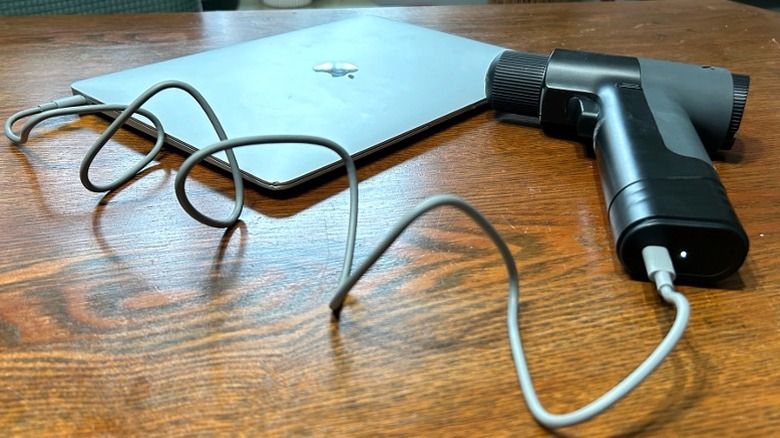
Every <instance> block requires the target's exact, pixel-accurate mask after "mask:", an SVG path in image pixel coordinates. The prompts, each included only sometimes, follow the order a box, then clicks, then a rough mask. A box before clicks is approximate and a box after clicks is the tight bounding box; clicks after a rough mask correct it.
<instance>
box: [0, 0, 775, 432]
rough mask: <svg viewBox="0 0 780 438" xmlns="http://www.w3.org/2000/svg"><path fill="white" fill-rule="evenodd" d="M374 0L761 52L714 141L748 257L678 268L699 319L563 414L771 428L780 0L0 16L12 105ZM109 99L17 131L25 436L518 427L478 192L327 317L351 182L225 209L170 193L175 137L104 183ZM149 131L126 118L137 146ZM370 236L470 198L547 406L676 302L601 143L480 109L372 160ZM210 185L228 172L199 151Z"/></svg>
mask: <svg viewBox="0 0 780 438" xmlns="http://www.w3.org/2000/svg"><path fill="white" fill-rule="evenodd" d="M363 14H374V15H381V16H385V17H389V18H393V19H397V20H401V21H408V22H411V23H416V24H420V25H424V26H427V27H431V28H434V29H440V30H444V31H448V32H451V33H456V34H459V35H463V36H466V37H470V38H474V39H477V40H482V41H486V42H489V43H493V44H497V45H502V46H506V47H508V48H512V49H517V50H523V51H531V52H540V53H545V52H549V51H551V50H552V49H554V48H556V47H563V48H576V49H583V50H591V51H598V52H607V53H615V54H627V55H635V56H645V57H655V58H663V59H669V60H675V61H682V62H689V63H698V64H713V65H721V66H724V67H726V68H729V69H731V70H732V71H735V72H741V73H747V74H750V75H751V76H752V84H751V88H750V96H749V99H748V106H747V110H746V112H745V117H744V121H743V124H742V128H741V130H740V132H739V135H738V140H737V142H736V145H735V147H734V148H733V150H731V151H729V152H726V153H724V154H722V157H721V158H720V159H719V160H717V161H716V164H715V166H716V167H717V169H718V171H719V173H720V176H721V178H722V180H723V182H724V185H725V186H726V188H727V189H728V192H729V195H730V198H731V201H732V203H733V205H734V207H735V209H736V211H737V213H738V214H739V216H740V218H741V220H742V222H743V223H744V227H745V230H746V231H747V233H748V235H749V237H750V239H751V252H750V255H749V256H748V259H747V261H746V263H745V265H744V266H743V267H742V269H741V270H740V271H739V273H738V274H737V275H734V276H732V277H730V278H728V279H726V280H725V281H722V282H721V283H719V284H718V285H717V287H713V288H700V287H692V286H681V287H680V289H681V290H682V291H684V292H685V293H686V295H687V296H688V298H689V300H690V301H691V306H692V311H693V313H692V319H691V322H690V325H689V328H688V330H687V332H686V335H685V337H684V339H683V341H682V342H681V344H680V345H679V346H678V347H677V349H676V350H675V352H674V353H673V355H672V356H671V357H670V358H669V359H668V360H667V361H666V362H665V363H664V364H663V365H662V366H661V367H660V368H659V369H658V370H657V371H656V372H655V374H654V375H653V376H651V378H650V379H649V380H648V381H647V382H646V383H645V384H644V385H642V386H641V387H640V388H639V389H638V390H636V391H635V392H634V393H632V394H631V395H630V396H629V397H627V398H626V399H624V400H623V401H621V402H619V403H618V404H617V405H616V406H615V407H614V408H613V409H611V410H610V411H608V412H607V413H605V414H604V415H602V416H600V417H598V418H597V419H595V420H593V421H590V422H588V423H585V424H582V425H579V426H576V427H571V428H567V429H564V430H562V431H561V432H562V433H563V434H564V435H572V436H604V435H625V434H635V433H636V434H639V433H641V434H647V435H660V436H667V435H696V436H715V435H718V436H751V435H752V436H767V435H773V434H779V433H780V371H779V370H780V341H779V340H778V329H779V328H780V304H778V303H779V302H780V301H779V297H780V292H779V290H780V286H779V283H780V269H779V267H780V134H778V122H779V121H780V99H778V96H780V16H778V15H776V14H774V13H771V12H766V11H762V10H759V9H755V8H752V7H748V6H743V5H739V4H735V3H728V2H724V1H717V0H706V1H687V2H641V3H633V2H631V3H625V2H617V3H601V4H593V3H577V4H554V5H553V4H544V5H541V4H537V5H491V6H478V7H434V8H389V9H352V10H349V9H346V10H301V11H261V12H226V13H205V14H181V15H153V16H140V15H139V16H97V17H49V18H4V19H0V59H2V60H3V62H2V65H1V66H0V116H2V118H3V119H5V118H6V117H7V116H8V115H9V114H11V113H12V112H14V111H16V110H18V109H21V108H26V107H30V106H34V105H38V104H40V103H42V102H45V101H48V100H50V99H52V98H55V97H60V96H63V95H67V94H68V93H69V85H70V84H71V83H72V82H73V81H76V80H78V79H82V78H86V77H91V76H94V75H98V74H102V73H106V72H111V71H115V70H120V69H125V68H128V67H133V66H139V65H144V64H148V63H150V62H154V61H159V60H164V59H168V58H172V57H176V56H180V55H184V54H189V53H193V52H197V51H201V50H204V49H210V48H215V47H222V46H225V45H228V44H232V43H236V42H239V41H246V40H250V39H255V38H259V37H262V36H265V35H270V34H275V33H279V32H283V31H289V30H293V29H300V28H303V27H306V26H310V25H315V24H318V23H324V22H329V21H333V20H336V19H341V18H346V17H352V16H357V15H363ZM105 126H106V123H105V122H104V121H103V120H101V119H99V118H96V117H83V118H76V117H70V118H64V119H61V120H58V121H52V122H49V123H47V124H46V125H45V126H44V127H42V128H40V129H38V130H37V131H36V132H35V134H34V138H33V139H32V140H31V142H30V143H29V144H28V145H26V146H24V147H22V148H17V147H16V146H14V145H12V144H11V143H10V142H8V141H6V142H5V143H4V145H3V146H2V150H1V151H0V169H2V171H1V172H0V205H2V215H0V240H1V241H2V246H1V247H0V254H2V259H1V260H2V261H0V298H1V299H0V430H3V431H4V435H9V434H14V435H21V436H52V435H70V436H90V435H99V436H122V435H134V436H149V435H162V436H213V435H226V436H243V435H263V436H287V435H315V436H344V435H357V436H361V435H362V436H375V435H380V434H381V435H396V436H397V435H418V436H420V435H425V436H427V435H443V436H529V435H544V434H545V433H547V432H546V431H545V430H544V429H542V428H541V427H540V426H539V425H537V424H536V423H535V422H534V421H533V419H532V418H531V416H530V415H529V413H528V411H527V409H526V407H525V404H524V402H523V400H522V396H521V392H520V390H519V388H518V383H517V378H516V376H515V373H514V368H513V363H512V359H511V356H510V352H509V346H508V338H507V332H506V326H505V319H506V318H505V307H506V293H507V292H506V274H505V270H504V268H503V267H502V265H501V262H500V258H499V256H498V254H497V253H496V251H495V250H494V248H493V247H492V245H491V243H490V242H489V241H488V240H487V239H486V238H485V237H483V236H482V235H481V234H480V233H479V231H478V230H477V228H476V226H475V225H473V224H472V223H471V222H470V221H469V220H468V219H467V218H466V217H465V216H463V215H462V214H460V213H458V212H456V211H453V210H446V209H445V210H437V211H436V212H434V213H432V214H430V215H428V216H426V217H425V218H424V219H423V220H422V221H421V222H419V223H417V224H416V225H414V226H413V227H412V228H411V229H410V230H409V231H408V232H407V233H406V234H404V235H403V236H402V238H401V239H400V241H399V242H398V243H397V244H396V245H395V246H394V247H393V248H392V250H391V251H390V252H389V253H388V254H387V255H385V256H384V258H383V259H382V260H381V261H380V262H379V264H378V265H377V266H376V267H375V268H374V269H373V270H372V271H371V272H370V273H369V275H368V276H367V277H366V278H365V279H364V280H363V281H361V282H360V283H359V284H358V286H357V287H356V289H355V290H354V291H353V292H352V295H351V296H350V299H349V300H348V303H347V306H346V308H345V310H344V312H343V313H342V315H341V319H340V321H338V322H336V321H335V320H334V319H333V318H332V317H331V313H330V310H329V309H328V306H327V303H328V301H329V299H330V297H331V295H332V293H333V292H334V289H335V286H336V283H337V277H338V274H339V268H340V263H341V257H342V253H343V245H344V243H343V242H344V239H345V237H346V218H347V191H346V188H347V183H346V178H345V177H343V176H338V177H335V178H331V179H329V180H327V181H324V182H323V183H322V184H320V185H317V186H314V187H311V188H310V189H309V190H307V191H304V192H303V193H300V194H298V195H297V196H295V197H290V198H287V199H285V198H279V197H273V196H268V195H267V194H265V193H260V192H258V191H253V190H250V191H248V192H247V207H246V209H245V210H244V213H243V215H242V223H241V224H240V225H239V226H238V227H236V228H235V229H234V230H232V231H229V232H227V233H225V232H224V231H223V230H218V229H213V228H209V227H206V226H204V225H201V224H200V223H197V222H195V221H194V220H192V219H191V218H190V217H189V216H187V215H186V214H185V212H184V211H183V210H182V209H181V208H180V207H179V205H178V204H177V202H176V200H175V197H174V193H173V176H174V175H175V173H176V169H177V168H178V167H179V166H180V165H181V163H182V161H183V158H182V156H180V155H179V154H176V153H172V152H169V153H165V154H163V155H162V156H161V157H160V159H159V161H156V162H155V163H154V165H153V166H151V167H150V168H149V169H148V170H147V171H145V172H144V173H143V175H142V176H141V177H139V178H137V179H136V180H135V181H133V182H132V183H131V184H128V185H127V186H125V187H123V188H121V189H120V190H117V191H116V192H114V193H111V194H107V195H101V194H95V193H92V192H88V191H86V190H85V189H84V188H83V187H82V186H81V185H80V183H79V181H78V170H77V169H78V163H79V161H80V160H81V157H82V154H83V152H84V151H85V149H86V146H87V145H88V144H89V143H90V142H91V141H92V139H93V138H94V137H95V136H96V135H97V133H98V132H99V131H100V130H102V129H103V128H104V127H105ZM145 144H146V140H144V139H141V138H140V137H137V136H135V135H134V134H132V133H123V134H122V135H120V136H119V138H118V139H117V142H116V144H115V145H114V147H113V149H112V151H113V152H114V156H113V158H105V159H104V160H103V162H102V165H103V166H105V167H106V168H111V167H112V166H123V165H125V163H126V161H124V160H126V159H128V158H131V157H135V156H137V152H135V151H136V150H137V149H138V148H141V147H143V146H144V145H145ZM359 177H360V180H361V184H360V189H361V193H360V194H361V201H360V202H361V206H362V209H361V211H360V220H359V230H358V250H357V255H356V258H357V260H358V261H361V260H363V259H364V258H365V257H366V256H367V254H368V252H369V251H370V250H371V248H373V246H374V245H375V243H376V242H378V240H379V239H380V238H381V237H382V236H383V235H384V233H385V231H386V230H387V229H388V227H389V226H390V225H391V224H392V223H394V222H395V221H396V220H397V219H398V218H399V217H400V216H401V215H402V214H403V213H404V212H406V211H407V210H408V209H410V208H411V207H412V206H414V205H415V204H417V203H418V202H419V201H421V200H422V199H424V198H425V197H427V196H429V195H432V194H437V193H443V192H449V193H455V194H458V195H460V196H462V197H464V198H466V199H467V200H469V201H470V202H472V203H473V204H474V205H476V206H477V207H478V208H479V209H481V210H482V211H483V212H484V213H485V214H486V215H487V217H488V218H489V219H490V220H491V221H492V222H493V223H494V224H495V226H496V227H497V228H498V229H499V231H500V232H501V233H502V234H503V236H504V237H505V238H506V239H507V241H508V242H509V244H510V248H511V250H512V251H513V253H514V254H515V256H516V257H517V259H518V268H519V270H520V275H521V317H520V325H521V329H522V335H523V339H524V342H525V345H526V349H527V353H528V356H529V363H530V367H531V369H532V373H533V375H534V377H535V382H536V385H537V389H538V391H539V393H540V397H541V400H542V402H543V403H544V404H545V405H546V407H547V408H548V409H549V410H551V411H552V412H564V411H569V410H571V409H573V408H576V407H579V406H581V405H583V404H585V403H587V402H589V401H591V400H593V399H594V398H596V397H597V396H599V395H601V394H602V393H603V392H604V391H606V390H607V389H609V388H610V387H611V386H612V385H614V384H615V383H616V382H618V381H619V379H621V378H623V377H624V376H625V375H626V374H627V373H628V372H629V371H630V370H632V369H633V367H634V366H635V365H636V364H637V363H638V362H639V361H641V360H642V359H644V357H645V356H646V355H647V354H648V353H649V352H650V351H651V349H652V348H653V347H654V346H655V345H656V344H657V343H658V342H659V340H660V338H661V336H662V335H663V334H664V333H665V331H666V330H667V329H668V327H669V325H670V323H671V321H672V319H673V317H674V311H673V309H671V308H669V307H668V306H666V305H664V304H663V303H662V302H661V301H660V300H659V299H658V298H657V296H656V294H655V292H654V290H653V288H652V286H651V285H650V284H649V283H643V282H638V281H633V280H631V279H630V278H628V276H627V275H626V274H625V273H624V271H623V270H622V268H621V266H620V264H619V263H618V261H617V258H616V256H615V253H614V250H613V241H612V238H611V237H610V231H609V227H608V223H607V219H606V215H605V206H604V201H603V199H602V194H601V189H600V184H599V176H598V171H597V168H596V163H595V161H594V160H593V159H592V158H588V157H587V156H586V154H585V153H584V151H583V148H582V146H580V145H579V144H576V143H571V142H565V141H561V140H555V139H552V138H549V137H546V136H544V135H543V134H542V133H541V132H540V131H538V130H536V129H532V128H525V127H520V126H516V125H512V124H506V123H500V122H499V121H497V120H496V119H495V114H494V113H493V112H492V111H485V112H481V113H478V114H476V115H473V116H471V117H469V118H466V119H464V120H460V121H459V122H458V123H456V124H454V125H452V126H449V127H446V129H441V130H438V131H436V132H433V133H431V134H430V135H428V136H426V137H424V138H420V139H418V140H417V141H415V142H412V143H408V144H406V145H404V146H403V147H401V148H396V149H395V150H393V151H392V152H391V153H388V154H384V155H383V156H381V157H378V158H377V159H375V160H372V161H370V162H366V163H363V164H362V165H361V167H360V168H359ZM190 187H191V192H192V193H193V194H195V196H197V197H199V199H201V200H203V202H207V203H219V205H222V204H224V205H225V206H226V208H227V206H229V203H230V196H231V195H230V187H231V183H230V180H229V179H228V178H226V177H224V176H223V175H221V174H218V173H215V172H213V171H212V170H209V169H207V168H197V169H196V170H195V171H194V172H193V175H192V182H191V185H190Z"/></svg>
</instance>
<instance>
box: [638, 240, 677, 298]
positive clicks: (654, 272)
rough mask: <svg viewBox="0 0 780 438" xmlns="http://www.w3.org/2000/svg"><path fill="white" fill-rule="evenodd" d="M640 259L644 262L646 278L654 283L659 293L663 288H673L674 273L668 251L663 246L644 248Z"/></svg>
mask: <svg viewBox="0 0 780 438" xmlns="http://www.w3.org/2000/svg"><path fill="white" fill-rule="evenodd" d="M642 258H643V259H644V262H645V269H646V270H647V277H648V278H649V279H650V281H652V282H654V283H655V286H656V288H657V289H658V290H659V291H660V290H661V288H663V287H667V286H668V287H674V284H673V282H674V278H675V277H676V275H677V274H676V273H675V271H674V265H673V264H672V256H671V255H669V250H667V249H666V248H664V247H663V246H654V245H650V246H646V247H645V248H644V249H642Z"/></svg>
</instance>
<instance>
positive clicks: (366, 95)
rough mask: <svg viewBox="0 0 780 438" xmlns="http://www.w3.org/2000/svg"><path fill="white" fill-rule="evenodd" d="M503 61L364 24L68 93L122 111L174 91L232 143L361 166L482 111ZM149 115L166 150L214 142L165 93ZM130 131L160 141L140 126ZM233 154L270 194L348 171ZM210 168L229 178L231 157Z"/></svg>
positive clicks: (482, 48)
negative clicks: (206, 109) (245, 141)
mask: <svg viewBox="0 0 780 438" xmlns="http://www.w3.org/2000/svg"><path fill="white" fill-rule="evenodd" d="M503 50H504V49H503V48H501V47H498V46H493V45H489V44H484V43H480V42H477V41H473V40H469V39H466V38H461V37H457V36H454V35H449V34H446V33H442V32H437V31H434V30H430V29H426V28H423V27H418V26H414V25H410V24H406V23H400V22H395V21H392V20H388V19H384V18H379V17H373V16H364V17H359V18H353V19H348V20H344V21H338V22H334V23H329V24H324V25H320V26H315V27H311V28H307V29H303V30H299V31H294V32H289V33H283V34H279V35H275V36H270V37H265V38H261V39H258V40H254V41H249V42H246V43H241V44H237V45H232V46H228V47H224V48H219V49H215V50H210V51H206V52H201V53H196V54H193V55H189V56H184V57H181V58H176V59H172V60H168V61H163V62H159V63H155V64H150V65H147V66H143V67H139V68H134V69H129V70H124V71H120V72H116V73H112V74H107V75H104V76H99V77H94V78H91V79H86V80H82V81H79V82H76V83H74V84H73V85H72V89H73V92H74V93H77V94H80V95H83V96H85V97H86V98H87V99H88V100H89V101H91V102H95V103H120V104H124V103H129V102H131V101H132V100H133V99H135V98H136V97H137V96H138V95H139V94H140V93H142V92H143V91H145V90H146V89H147V88H149V87H151V86H152V85H154V84H156V83H158V82H160V81H164V80H170V79H176V80H180V81H184V82H188V83H190V84H192V85H193V86H195V88H197V89H198V91H200V92H201V93H202V94H203V95H204V97H205V98H206V99H207V100H208V101H209V103H210V104H211V105H212V106H213V108H214V110H215V112H216V114H217V116H218V117H219V119H220V120H221V122H222V123H223V125H224V127H225V131H226V133H227V135H228V137H229V138H236V137H244V136H250V135H280V134H289V135H312V136H319V137H324V138H327V139H330V140H332V141H335V142H336V143H338V144H340V145H341V146H342V147H344V148H345V149H347V150H348V151H349V152H350V154H351V155H352V156H353V157H354V158H355V159H359V158H362V157H364V156H366V155H369V154H371V153H372V152H375V151H378V150H380V149H382V148H384V147H387V146H389V145H392V144H394V143H397V142H399V141H401V140H403V139H406V138H409V137H411V136H413V135H415V134H418V133H420V132H422V131H424V130H426V129H428V128H430V127H432V126H435V125H437V124H439V123H441V122H443V121H446V120H449V119H451V118H452V117H455V116H457V115H459V114H462V113H464V112H467V111H469V110H472V109H475V108H477V107H479V106H481V105H483V104H484V103H485V102H486V98H485V85H484V84H485V74H486V72H487V70H488V67H489V65H490V63H491V61H492V60H493V59H494V58H495V57H496V56H497V55H498V54H499V53H501V52H502V51H503ZM144 108H146V109H148V110H150V111H151V112H153V113H154V114H155V115H156V116H157V117H158V118H159V119H160V120H161V122H162V124H163V127H164V128H165V131H166V142H167V143H168V144H170V145H172V146H174V147H176V148H178V149H181V150H182V151H184V152H188V153H192V152H193V151H194V150H196V149H198V148H202V147H205V146H208V145H210V144H212V143H215V142H216V141H218V138H217V136H216V134H215V133H214V131H213V129H212V128H211V126H210V124H209V123H208V121H207V119H206V116H205V115H204V114H203V112H202V110H201V109H200V107H199V106H198V105H197V104H196V103H195V101H194V100H193V99H192V98H191V97H190V96H188V95H187V94H185V93H184V92H182V91H180V90H167V91H164V92H162V93H160V94H158V95H157V96H156V97H153V98H152V99H151V100H150V101H148V102H147V103H146V104H145V105H144ZM109 116H112V115H111V114H109ZM113 116H114V117H116V114H113ZM129 123H130V124H131V125H132V126H134V127H135V128H137V129H140V130H141V131H144V132H146V133H149V134H153V133H154V130H153V129H152V127H151V125H150V124H149V123H148V121H145V119H144V118H143V117H141V116H134V117H133V119H131V121H130V122H129ZM234 151H235V153H236V158H237V160H238V163H239V166H240V167H241V170H242V172H243V176H244V178H245V179H246V180H247V181H250V182H252V183H255V184H257V185H259V186H261V187H264V188H267V189H271V190H284V189H289V188H292V187H295V186H298V185H299V184H302V183H304V182H306V181H309V180H311V179H312V178H315V177H317V176H320V175H322V174H324V173H326V172H329V171H332V170H333V169H336V168H338V167H340V166H341V165H342V164H341V162H340V159H339V157H338V156H337V155H336V154H335V153H334V152H333V151H330V150H327V149H325V148H322V147H317V146H314V145H304V144H275V145H261V146H246V147H242V148H237V149H235V150H234ZM208 161H209V162H211V163H213V164H215V165H217V166H218V167H220V168H222V169H225V170H229V166H228V164H227V158H226V157H225V155H224V153H218V154H215V155H213V156H212V157H209V159H208Z"/></svg>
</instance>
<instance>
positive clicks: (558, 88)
mask: <svg viewBox="0 0 780 438" xmlns="http://www.w3.org/2000/svg"><path fill="white" fill-rule="evenodd" d="M749 83H750V77H749V76H747V75H740V74H731V73H730V72H729V71H728V70H726V69H724V68H719V67H712V66H706V65H705V66H700V65H691V64H682V63H675V62H668V61H659V60H654V59H645V58H633V57H625V56H612V55H604V54H596V53H588V52H581V51H573V50H563V49H556V50H554V51H553V52H552V54H550V55H549V56H548V55H540V54H534V53H522V52H516V51H511V50H510V51H505V52H503V53H501V54H500V55H499V56H498V57H496V59H495V60H494V61H493V63H492V64H491V66H490V69H489V70H488V73H487V77H486V91H487V96H488V101H489V102H490V103H491V105H492V106H493V108H494V109H495V110H496V111H499V112H505V113H512V114H518V115H521V116H526V117H533V118H534V120H535V121H538V123H539V125H540V126H541V128H542V130H543V131H544V132H545V134H547V135H550V136H554V137H559V138H577V139H580V140H586V141H588V142H592V144H593V150H594V152H595V155H596V157H597V160H598V168H599V173H600V174H601V183H602V188H603V192H604V198H605V200H606V206H607V212H608V217H609V222H610V225H611V227H612V233H613V237H614V240H615V246H616V250H617V254H618V257H619V259H620V261H621V263H622V264H623V266H624V267H625V269H626V271H627V272H628V273H629V274H630V275H632V276H634V277H636V278H646V273H645V269H644V264H643V259H642V254H641V252H642V249H643V248H644V247H646V246H648V245H658V246H664V247H666V248H667V249H668V250H669V252H670V254H671V255H672V257H673V259H674V260H673V262H674V267H675V269H676V271H677V279H678V280H680V281H683V282H688V283H703V282H704V283H708V282H713V281H716V280H719V279H722V278H724V277H727V276H729V275H730V274H732V273H734V272H735V271H737V270H738V269H739V267H740V266H741V265H742V263H743V262H744V260H745V258H746V257H747V253H748V247H749V243H748V237H747V235H746V234H745V231H744V230H743V229H742V225H741V224H740V222H739V219H737V215H736V213H735V212H734V209H733V208H732V206H731V204H730V203H729V200H728V198H727V196H726V191H725V189H724V188H723V185H722V184H721V182H720V179H719V178H718V174H717V172H716V171H715V168H714V167H713V165H712V162H711V161H710V156H709V154H711V153H713V152H715V151H717V150H719V149H730V148H731V146H732V145H733V143H734V136H735V134H736V132H737V130H738V129H739V124H740V122H741V120H742V114H743V111H744V108H745V102H746V100H747V93H748V86H749Z"/></svg>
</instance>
